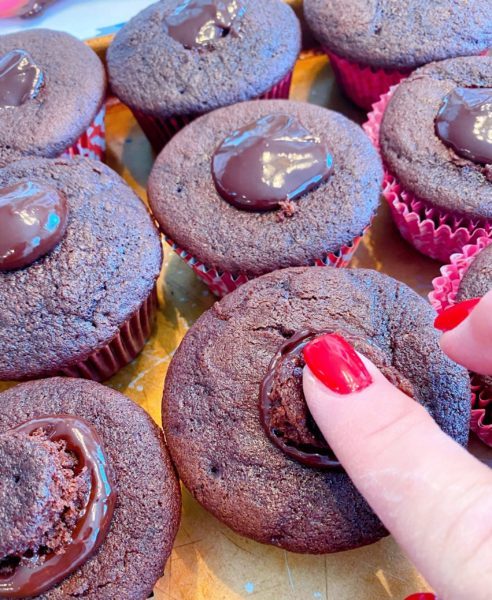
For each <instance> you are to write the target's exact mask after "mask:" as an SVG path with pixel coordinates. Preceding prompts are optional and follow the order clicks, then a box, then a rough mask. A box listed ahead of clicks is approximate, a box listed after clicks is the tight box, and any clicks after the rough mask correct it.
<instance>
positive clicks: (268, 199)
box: [212, 114, 333, 211]
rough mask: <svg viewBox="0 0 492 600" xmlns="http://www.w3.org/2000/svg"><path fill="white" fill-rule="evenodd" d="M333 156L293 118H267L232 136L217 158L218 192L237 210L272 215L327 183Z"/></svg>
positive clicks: (213, 167) (279, 116)
mask: <svg viewBox="0 0 492 600" xmlns="http://www.w3.org/2000/svg"><path fill="white" fill-rule="evenodd" d="M332 170H333V157H332V156H331V154H330V153H329V151H328V148H327V146H326V144H325V143H324V142H322V141H321V140H320V139H319V138H317V137H315V136H313V135H311V134H310V133H309V131H307V130H306V129H305V128H304V126H303V125H302V124H301V123H300V122H299V121H298V120H297V119H296V118H295V117H292V116H289V115H283V114H272V115H267V116H266V117H262V118H261V119H258V120H257V121H254V122H253V123H249V124H247V125H246V126H245V127H243V128H241V129H238V130H237V131H235V132H234V133H232V135H230V136H229V137H227V138H226V139H225V140H224V141H223V142H222V143H221V144H220V145H219V146H218V148H217V149H216V151H215V153H214V155H213V157H212V176H213V179H214V183H215V187H216V189H217V191H218V193H219V194H220V195H221V196H222V198H224V200H226V201H227V202H229V203H230V204H232V205H233V206H235V207H236V208H239V209H242V210H248V211H267V210H273V209H276V208H279V207H280V206H281V203H282V202H287V201H291V200H295V199H297V198H299V197H300V196H302V194H304V193H306V192H308V191H309V190H311V189H313V188H314V187H316V186H318V185H319V184H320V183H322V182H323V181H326V180H327V179H328V178H329V177H330V175H331V173H332Z"/></svg>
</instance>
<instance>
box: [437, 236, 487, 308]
mask: <svg viewBox="0 0 492 600" xmlns="http://www.w3.org/2000/svg"><path fill="white" fill-rule="evenodd" d="M490 244H492V239H491V238H489V237H482V238H480V239H479V240H478V242H477V243H476V244H470V245H467V246H465V247H464V248H463V249H462V251H461V252H460V253H458V254H453V255H452V256H451V258H450V264H448V265H444V266H443V267H441V269H440V271H441V275H440V276H439V277H436V278H435V279H434V280H433V281H432V287H433V288H434V289H433V291H432V292H431V293H430V294H429V300H430V303H431V304H432V306H433V307H434V308H435V309H436V311H437V312H438V313H441V312H442V311H443V310H445V309H446V308H449V307H450V306H453V305H454V304H456V295H457V293H458V288H459V286H460V283H461V280H462V279H463V277H464V276H465V273H466V272H467V271H468V269H469V267H470V265H471V264H472V262H473V261H474V260H475V257H476V256H477V254H479V253H480V252H481V251H482V250H483V249H484V248H486V247H487V246H490Z"/></svg>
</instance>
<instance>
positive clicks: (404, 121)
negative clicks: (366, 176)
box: [364, 56, 492, 262]
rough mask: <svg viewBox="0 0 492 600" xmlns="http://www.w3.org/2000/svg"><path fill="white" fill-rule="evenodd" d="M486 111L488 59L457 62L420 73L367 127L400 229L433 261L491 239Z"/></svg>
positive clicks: (490, 125)
mask: <svg viewBox="0 0 492 600" xmlns="http://www.w3.org/2000/svg"><path fill="white" fill-rule="evenodd" d="M491 103H492V57H488V56H487V57H485V56H484V57H468V58H455V59H451V60H446V61H442V62H437V63H432V64H430V65H427V66H425V67H422V68H421V69H418V70H417V71H416V72H415V73H414V74H413V75H412V76H411V77H409V78H408V79H406V80H405V81H403V82H402V83H401V84H400V85H399V86H398V87H397V88H396V89H395V90H394V91H393V92H389V93H388V94H387V95H386V96H383V97H382V98H381V101H380V102H379V103H377V104H376V105H375V106H374V111H373V112H372V113H371V114H370V115H369V121H368V122H367V123H366V124H365V125H364V128H365V129H366V131H367V133H368V134H369V135H370V137H371V138H372V140H373V142H374V143H375V144H376V145H378V146H380V151H381V155H382V158H383V162H384V163H385V167H386V175H385V182H384V192H383V193H384V196H385V198H386V199H387V200H388V202H389V204H390V208H391V211H392V214H393V217H394V219H395V223H396V225H397V227H398V228H399V229H400V232H401V234H402V235H403V237H404V238H405V239H406V240H408V241H409V242H410V243H411V244H413V245H414V246H415V247H416V248H417V250H419V251H420V252H422V253H424V254H427V255H428V256H430V257H431V258H435V259H438V260H441V261H443V262H448V261H449V257H450V256H451V255H452V254H453V253H455V252H460V251H461V250H462V248H463V246H465V245H466V244H473V243H476V241H477V240H478V239H479V238H480V237H482V236H484V235H491V234H492V175H491V173H492V171H491V167H490V165H491V163H492V152H491V150H490V148H492V146H491V145H490V143H488V142H487V139H488V137H490V132H491V131H492V111H491V109H490V106H491ZM408 115H412V118H411V119H409V118H408Z"/></svg>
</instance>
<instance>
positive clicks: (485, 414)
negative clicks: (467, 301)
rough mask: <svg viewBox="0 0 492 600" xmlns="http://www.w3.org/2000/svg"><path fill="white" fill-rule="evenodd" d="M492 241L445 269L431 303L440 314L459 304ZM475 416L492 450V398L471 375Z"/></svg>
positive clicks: (470, 249) (465, 253) (479, 431)
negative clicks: (467, 276) (471, 272)
mask: <svg viewBox="0 0 492 600" xmlns="http://www.w3.org/2000/svg"><path fill="white" fill-rule="evenodd" d="M490 244H492V239H490V238H487V237H483V238H481V239H479V240H478V242H477V243H476V244H470V245H466V246H465V247H464V248H463V250H462V252H461V253H458V254H453V255H452V256H451V259H450V263H449V264H447V265H444V266H443V267H441V275H440V276H439V277H436V278H435V279H434V280H433V282H432V286H433V288H434V289H433V291H432V292H431V293H430V294H429V300H430V302H431V304H432V306H433V307H434V308H435V309H436V311H437V312H438V313H441V312H442V311H443V310H445V309H446V308H449V307H450V306H453V305H454V304H455V303H456V295H457V293H458V289H459V286H460V283H461V281H462V279H463V277H464V275H465V273H466V272H467V271H468V269H469V268H470V265H471V264H472V263H473V261H474V260H475V258H476V256H477V255H478V254H479V253H480V252H481V251H482V250H483V249H484V248H486V247H487V246H489V245H490ZM471 382H472V416H471V423H470V429H471V430H472V431H473V432H474V433H475V434H476V435H477V436H478V437H479V438H480V439H481V440H482V441H483V442H485V443H486V444H487V445H488V446H491V447H492V394H491V392H490V390H487V389H486V388H485V387H484V386H483V385H482V382H481V381H480V378H479V376H478V375H476V374H474V373H471Z"/></svg>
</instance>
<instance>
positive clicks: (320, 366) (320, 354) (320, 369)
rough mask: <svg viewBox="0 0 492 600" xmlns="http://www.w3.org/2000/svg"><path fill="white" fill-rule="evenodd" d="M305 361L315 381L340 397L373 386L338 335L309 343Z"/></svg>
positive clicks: (325, 336) (361, 366)
mask: <svg viewBox="0 0 492 600" xmlns="http://www.w3.org/2000/svg"><path fill="white" fill-rule="evenodd" d="M304 360H305V361H306V363H307V365H308V367H309V368H310V369H311V371H312V373H313V374H314V375H315V377H317V378H318V379H319V380H320V381H321V382H322V383H324V384H325V385H326V386H327V387H329V388H330V390H333V391H334V392H338V393H339V394H353V393H354V392H360V391H361V390H363V389H364V388H366V387H367V386H369V385H371V383H372V378H371V376H370V375H369V372H368V371H367V369H366V367H365V365H364V363H363V362H362V361H361V359H360V358H359V356H358V354H357V353H356V351H355V350H354V349H353V348H352V346H351V345H350V344H349V343H348V342H346V341H345V340H344V339H343V337H341V336H340V335H337V334H334V333H328V334H326V335H323V336H320V337H318V338H316V339H314V340H313V341H312V342H309V344H307V345H306V347H305V348H304Z"/></svg>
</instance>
